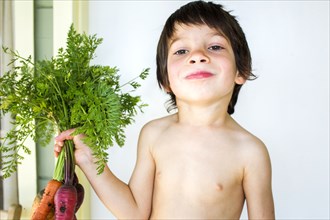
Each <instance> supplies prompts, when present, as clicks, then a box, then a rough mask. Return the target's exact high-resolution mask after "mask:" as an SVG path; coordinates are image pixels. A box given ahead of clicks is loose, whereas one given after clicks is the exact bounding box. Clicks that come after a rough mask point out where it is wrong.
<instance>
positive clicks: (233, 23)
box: [156, 1, 255, 114]
mask: <svg viewBox="0 0 330 220" xmlns="http://www.w3.org/2000/svg"><path fill="white" fill-rule="evenodd" d="M178 24H185V25H203V24H206V25H207V26H209V27H210V28H214V29H215V30H217V31H219V33H221V34H222V35H223V36H225V37H226V38H227V40H228V41H229V42H230V44H231V47H232V49H233V52H234V56H235V63H236V67H237V70H238V72H239V75H240V76H241V77H243V78H244V79H253V78H255V76H254V75H253V74H252V72H251V71H252V62H251V54H250V50H249V47H248V44H247V41H246V39H245V34H244V32H243V30H242V29H241V27H240V25H239V24H238V22H237V20H236V19H235V17H234V16H232V15H230V14H229V13H228V12H227V11H225V10H223V7H222V5H219V4H214V3H212V2H203V1H196V2H190V3H188V4H186V5H184V6H182V7H181V8H180V9H178V10H177V11H175V12H174V13H173V14H172V15H171V16H170V17H169V18H168V19H167V21H166V23H165V26H164V29H163V31H162V33H161V36H160V39H159V42H158V47H157V56H156V61H157V79H158V84H159V86H160V87H163V88H165V89H168V88H170V83H169V78H168V72H167V58H168V50H169V41H170V40H171V38H172V37H173V35H174V33H175V26H176V25H178ZM241 87H242V85H239V84H236V85H235V87H234V91H233V95H232V97H231V100H230V103H229V106H228V110H227V112H228V113H229V114H233V113H234V107H235V104H236V102H237V98H238V93H239V91H240V89H241ZM168 93H169V95H170V96H171V99H170V105H169V108H168V110H172V109H174V108H176V97H175V94H174V93H173V92H171V91H169V92H168Z"/></svg>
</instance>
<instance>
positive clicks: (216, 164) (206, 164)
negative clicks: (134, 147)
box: [153, 131, 242, 200]
mask: <svg viewBox="0 0 330 220" xmlns="http://www.w3.org/2000/svg"><path fill="white" fill-rule="evenodd" d="M160 139H162V140H159V141H157V145H156V146H154V148H153V149H154V151H153V154H154V155H153V156H154V157H155V161H156V182H158V183H159V182H165V183H166V185H167V187H173V188H176V189H177V188H178V187H179V188H180V187H181V188H182V189H181V192H187V195H188V194H190V195H195V196H197V197H198V196H200V198H209V197H208V194H210V195H212V196H211V197H212V198H210V199H211V200H212V199H219V198H221V197H223V196H224V197H226V196H225V194H227V193H230V191H232V190H235V188H236V187H239V188H240V184H241V180H242V166H241V164H240V163H239V161H238V160H239V153H238V152H239V151H238V150H237V146H235V141H233V140H231V138H230V137H228V136H226V135H222V134H219V133H217V132H209V133H207V132H200V133H198V132H193V133H191V132H181V133H176V132H175V131H174V132H168V133H165V134H164V135H163V136H162V137H160ZM192 192H193V193H192ZM199 194H200V195H199ZM217 195H218V198H215V197H216V196H217Z"/></svg>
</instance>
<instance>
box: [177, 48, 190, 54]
mask: <svg viewBox="0 0 330 220" xmlns="http://www.w3.org/2000/svg"><path fill="white" fill-rule="evenodd" d="M186 53H188V50H183V49H182V50H178V51H176V52H175V53H174V54H175V55H182V54H186Z"/></svg>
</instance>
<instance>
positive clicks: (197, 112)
mask: <svg viewBox="0 0 330 220" xmlns="http://www.w3.org/2000/svg"><path fill="white" fill-rule="evenodd" d="M219 45H220V46H221V48H220V47H218V46H219ZM177 51H179V53H177ZM234 61H235V59H234V55H233V52H232V49H231V46H230V44H229V43H228V42H227V41H226V39H225V38H223V37H222V36H220V35H218V34H217V33H215V31H214V30H213V29H211V28H209V27H207V26H206V25H202V26H178V27H177V31H176V34H175V36H174V37H173V42H171V43H170V52H169V58H168V74H169V80H170V84H171V88H167V89H168V90H172V91H173V92H174V93H175V94H176V97H177V106H178V113H176V114H173V115H170V116H167V117H164V118H160V119H157V120H153V121H151V122H149V123H148V124H146V125H145V126H144V127H143V129H142V130H141V133H140V137H139V142H138V152H137V161H136V166H135V169H134V172H133V174H132V177H131V179H130V181H129V183H128V184H126V183H124V182H122V181H121V180H119V179H118V178H117V177H116V176H115V175H114V174H113V173H112V172H111V171H110V169H109V168H108V166H106V169H105V171H104V172H103V173H102V174H101V175H97V172H96V165H95V164H94V159H93V157H92V155H91V151H90V149H89V148H88V147H87V146H86V145H84V144H83V143H82V141H81V138H82V135H78V136H75V137H73V136H70V133H71V132H72V130H68V131H64V132H63V133H61V134H60V135H59V136H58V137H56V145H55V148H54V149H55V153H56V155H58V152H60V151H61V146H63V141H65V140H66V139H73V140H74V142H75V146H76V151H75V157H76V163H77V165H78V166H79V167H80V168H81V169H82V170H83V172H84V173H85V175H86V176H87V178H88V180H89V181H90V183H91V185H92V187H93V188H94V190H95V192H96V193H97V195H98V196H99V198H100V199H101V200H102V202H103V203H104V204H105V206H106V207H107V208H109V209H110V210H111V212H112V213H113V214H114V215H115V216H116V217H118V218H119V219H239V218H240V215H241V212H242V207H243V204H244V201H246V202H247V208H248V216H249V218H250V219H274V218H275V216H274V204H273V197H272V190H271V163H270V158H269V155H268V152H267V149H266V147H265V145H264V144H263V143H262V141H260V140H259V139H258V138H257V137H255V136H254V135H252V134H250V133H249V132H248V131H246V130H245V129H243V128H242V127H241V126H240V125H239V124H238V123H237V122H236V121H235V120H234V119H233V118H232V117H231V116H229V115H228V114H227V106H228V103H229V100H230V97H231V94H232V91H233V86H234V84H235V83H238V84H243V83H244V82H245V80H244V79H242V78H241V77H240V76H239V74H238V72H237V70H236V67H235V64H234V63H235V62H234ZM201 71H203V72H202V73H201V74H200V72H201ZM195 73H198V74H195ZM205 73H207V74H205ZM208 73H211V74H208ZM219 85H221V86H219ZM196 88H197V89H196Z"/></svg>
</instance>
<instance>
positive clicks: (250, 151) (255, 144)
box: [229, 121, 268, 159]
mask: <svg viewBox="0 0 330 220" xmlns="http://www.w3.org/2000/svg"><path fill="white" fill-rule="evenodd" d="M233 123H234V126H233V127H234V129H232V132H231V134H230V135H229V136H231V138H232V139H233V140H235V143H236V146H237V147H238V149H239V151H240V152H241V154H242V156H243V157H246V158H249V159H251V157H252V158H256V157H260V156H262V157H264V156H266V157H267V156H268V150H267V147H266V145H265V143H264V142H263V141H262V140H261V139H260V138H259V137H257V136H256V135H255V134H253V133H251V132H250V131H248V130H246V129H245V128H243V127H242V126H241V125H239V124H238V123H237V122H235V121H233Z"/></svg>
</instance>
